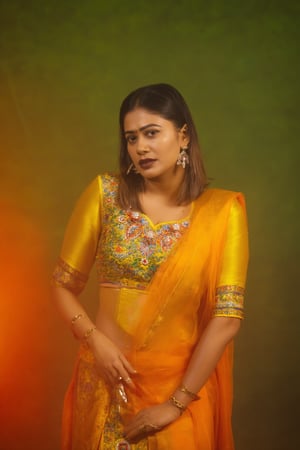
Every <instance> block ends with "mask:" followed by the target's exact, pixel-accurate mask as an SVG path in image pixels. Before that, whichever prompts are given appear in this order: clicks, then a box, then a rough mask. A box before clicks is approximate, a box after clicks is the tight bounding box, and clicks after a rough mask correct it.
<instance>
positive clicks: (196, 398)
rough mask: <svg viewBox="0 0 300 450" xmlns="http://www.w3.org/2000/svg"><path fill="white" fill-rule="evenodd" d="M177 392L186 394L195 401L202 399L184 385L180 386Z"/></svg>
mask: <svg viewBox="0 0 300 450" xmlns="http://www.w3.org/2000/svg"><path fill="white" fill-rule="evenodd" d="M177 391H180V392H183V393H184V394H186V395H188V396H189V397H191V398H192V399H193V400H200V398H201V397H199V395H198V394H195V393H194V392H192V391H189V390H188V388H187V387H186V386H185V385H184V384H182V385H181V386H179V388H177Z"/></svg>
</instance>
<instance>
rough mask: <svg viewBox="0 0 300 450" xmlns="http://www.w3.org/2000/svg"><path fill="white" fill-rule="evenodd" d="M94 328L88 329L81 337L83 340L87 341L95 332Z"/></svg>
mask: <svg viewBox="0 0 300 450" xmlns="http://www.w3.org/2000/svg"><path fill="white" fill-rule="evenodd" d="M96 329H97V328H96V327H92V328H89V329H88V330H87V331H86V332H85V333H84V335H83V339H88V338H89V337H90V335H91V334H92V333H93V332H94V331H95V330H96Z"/></svg>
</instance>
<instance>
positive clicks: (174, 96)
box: [118, 83, 208, 209]
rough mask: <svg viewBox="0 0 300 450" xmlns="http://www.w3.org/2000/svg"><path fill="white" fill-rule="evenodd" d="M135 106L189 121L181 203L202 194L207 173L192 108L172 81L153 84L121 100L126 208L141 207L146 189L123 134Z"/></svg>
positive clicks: (123, 200) (123, 203)
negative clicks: (127, 115)
mask: <svg viewBox="0 0 300 450" xmlns="http://www.w3.org/2000/svg"><path fill="white" fill-rule="evenodd" d="M135 108H143V109H146V110H147V111H149V112H151V113H154V114H158V115H159V116H161V117H163V118H164V119H167V120H170V121H171V122H173V124H174V125H175V127H176V128H178V129H179V128H182V127H183V126H184V125H185V124H186V125H187V134H188V136H189V149H188V154H189V164H188V165H187V166H186V168H185V172H184V179H183V183H182V185H181V188H180V190H179V192H178V198H177V201H178V204H179V205H182V204H188V203H190V202H191V201H193V200H195V199H196V198H197V197H199V196H200V195H201V193H202V192H203V190H204V188H205V187H206V186H207V184H208V183H207V176H206V173H205V169H204V164H203V161H202V157H201V153H200V148H199V143H198V137H197V131H196V127H195V125H194V122H193V119H192V116H191V113H190V110H189V108H188V106H187V104H186V102H185V100H184V98H183V97H182V95H181V94H180V93H179V92H178V91H177V89H175V88H174V87H173V86H170V85H169V84H164V83H160V84H152V85H149V86H143V87H141V88H138V89H136V90H135V91H133V92H131V93H130V94H129V95H128V96H127V97H126V98H125V99H124V100H123V102H122V104H121V108H120V115H119V124H120V157H119V164H120V184H119V193H118V199H119V203H120V206H121V207H122V208H124V209H127V208H130V207H131V208H133V209H141V208H140V204H139V200H138V193H139V192H141V191H143V189H144V180H143V178H142V176H141V175H139V174H138V173H135V172H134V171H132V170H131V171H130V172H129V173H128V168H129V166H130V164H131V159H130V157H129V154H128V151H127V142H126V139H125V134H124V119H125V116H126V114H127V113H129V112H130V111H133V110H134V109H135Z"/></svg>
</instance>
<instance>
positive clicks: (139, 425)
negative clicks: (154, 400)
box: [124, 402, 180, 441]
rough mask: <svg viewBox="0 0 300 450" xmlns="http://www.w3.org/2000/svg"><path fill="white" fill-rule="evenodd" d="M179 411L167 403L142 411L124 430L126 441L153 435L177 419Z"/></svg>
mask: <svg viewBox="0 0 300 450" xmlns="http://www.w3.org/2000/svg"><path fill="white" fill-rule="evenodd" d="M179 416H180V411H179V409H178V408H176V407H174V405H172V404H171V403H169V402H165V403H162V404H160V405H155V406H150V407H149V408H145V409H142V410H141V411H140V412H139V413H138V414H137V415H136V416H135V417H134V418H133V419H132V420H131V422H130V423H129V424H127V425H126V427H125V429H124V437H125V439H127V440H128V441H137V440H139V439H142V437H144V436H146V435H148V434H153V433H156V432H157V431H159V430H160V429H161V428H163V427H165V426H166V425H169V424H170V423H172V422H174V420H176V419H178V417H179Z"/></svg>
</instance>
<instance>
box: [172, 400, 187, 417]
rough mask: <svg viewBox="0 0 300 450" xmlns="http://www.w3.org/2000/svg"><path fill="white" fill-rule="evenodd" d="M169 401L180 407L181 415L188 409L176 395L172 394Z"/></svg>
mask: <svg viewBox="0 0 300 450" xmlns="http://www.w3.org/2000/svg"><path fill="white" fill-rule="evenodd" d="M169 402H170V403H171V404H172V405H173V406H175V407H176V408H177V409H179V411H180V415H181V414H182V413H183V412H184V411H185V409H186V407H185V406H184V404H183V403H181V402H180V401H179V400H177V398H176V397H175V396H174V395H172V396H171V397H170V398H169Z"/></svg>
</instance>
